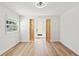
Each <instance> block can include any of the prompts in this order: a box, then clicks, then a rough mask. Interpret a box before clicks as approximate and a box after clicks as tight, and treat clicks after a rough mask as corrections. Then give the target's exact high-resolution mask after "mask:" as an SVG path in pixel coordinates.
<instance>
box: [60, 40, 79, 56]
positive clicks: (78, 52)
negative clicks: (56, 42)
mask: <svg viewBox="0 0 79 59" xmlns="http://www.w3.org/2000/svg"><path fill="white" fill-rule="evenodd" d="M60 42H61V43H62V44H64V45H65V46H66V47H68V48H69V49H71V50H72V51H73V52H75V53H76V54H77V55H79V51H76V49H74V48H72V47H70V46H69V45H67V44H66V43H65V42H63V41H61V40H60Z"/></svg>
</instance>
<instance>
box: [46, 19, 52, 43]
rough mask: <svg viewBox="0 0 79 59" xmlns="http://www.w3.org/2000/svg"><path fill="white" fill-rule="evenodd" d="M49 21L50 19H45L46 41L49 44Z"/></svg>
mask: <svg viewBox="0 0 79 59" xmlns="http://www.w3.org/2000/svg"><path fill="white" fill-rule="evenodd" d="M50 31H51V20H50V18H48V19H46V41H48V42H50V39H51V37H50V36H51V32H50Z"/></svg>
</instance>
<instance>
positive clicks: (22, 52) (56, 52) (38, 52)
mask: <svg viewBox="0 0 79 59" xmlns="http://www.w3.org/2000/svg"><path fill="white" fill-rule="evenodd" d="M2 56H77V55H76V54H75V53H74V52H72V51H71V50H70V49H68V48H67V47H65V46H64V45H62V44H61V43H60V42H46V41H40V40H37V41H35V42H30V43H25V42H21V43H19V44H17V45H16V46H15V47H13V48H11V49H10V50H8V51H7V52H5V53H4V54H2Z"/></svg>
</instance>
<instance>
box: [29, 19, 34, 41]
mask: <svg viewBox="0 0 79 59" xmlns="http://www.w3.org/2000/svg"><path fill="white" fill-rule="evenodd" d="M30 41H31V42H33V41H34V19H30Z"/></svg>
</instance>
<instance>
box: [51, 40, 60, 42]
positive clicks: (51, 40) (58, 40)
mask: <svg viewBox="0 0 79 59" xmlns="http://www.w3.org/2000/svg"><path fill="white" fill-rule="evenodd" d="M50 41H51V42H57V41H59V40H50Z"/></svg>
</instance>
